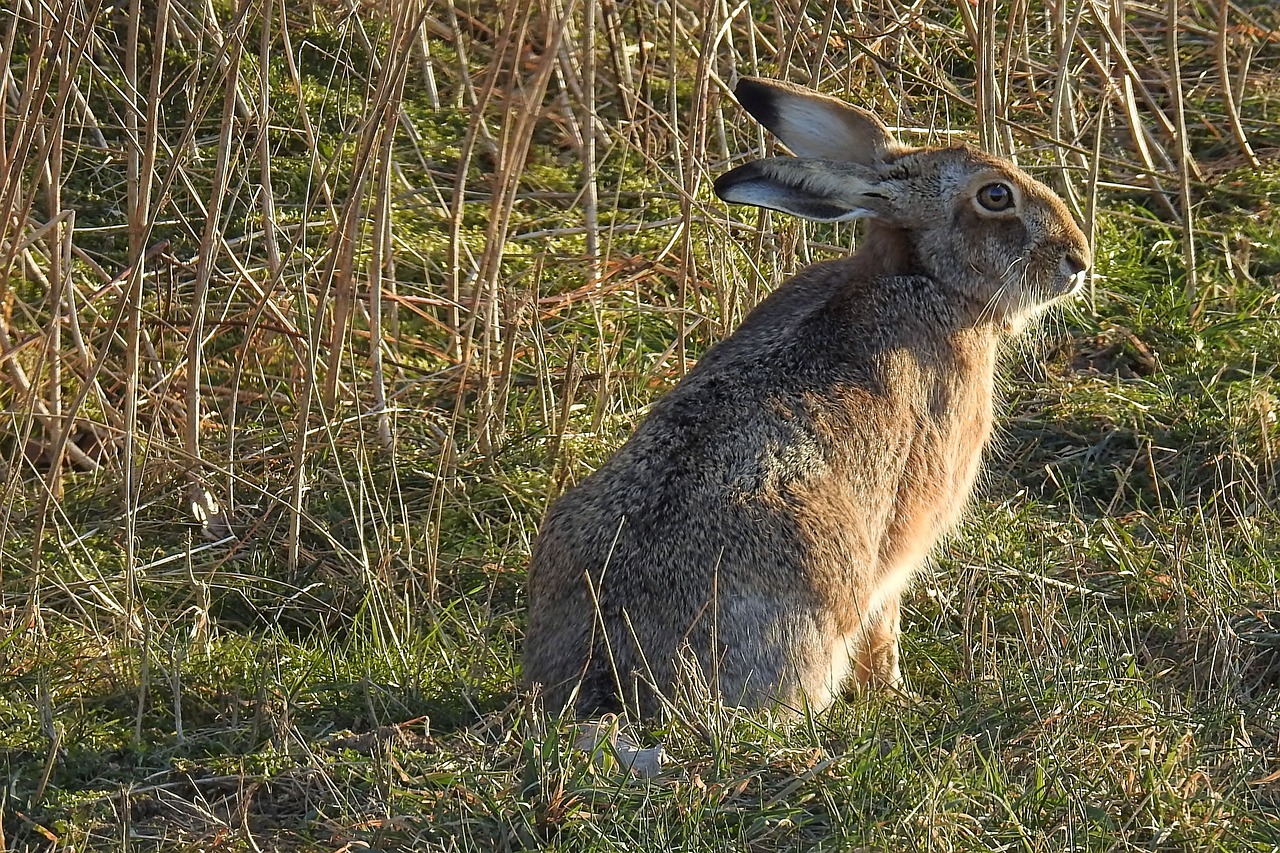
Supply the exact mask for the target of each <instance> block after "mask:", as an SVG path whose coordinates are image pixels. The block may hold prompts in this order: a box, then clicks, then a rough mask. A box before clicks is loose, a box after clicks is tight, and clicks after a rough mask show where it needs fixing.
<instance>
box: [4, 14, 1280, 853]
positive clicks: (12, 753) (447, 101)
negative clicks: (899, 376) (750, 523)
mask: <svg viewBox="0 0 1280 853" xmlns="http://www.w3.org/2000/svg"><path fill="white" fill-rule="evenodd" d="M0 51H2V54H0V55H3V57H4V62H2V63H0V75H3V83H4V85H3V93H2V94H0V99H2V100H0V174H3V181H2V182H0V216H3V219H0V373H3V374H4V382H3V383H2V384H0V425H2V426H0V482H2V483H3V488H4V494H5V499H4V501H3V503H2V504H0V851H44V850H51V851H52V850H58V851H64V850H65V851H72V850H74V851H84V850H138V851H151V850H170V849H172V850H178V849H183V850H186V849H194V850H232V851H259V850H263V851H271V850H330V851H332V850H342V851H355V850H369V849H376V850H440V851H472V850H474V851H493V850H518V849H531V848H536V849H549V850H559V851H588V850H589V851H610V850H617V851H624V850H625V851H659V850H660V851H676V850H681V851H702V850H726V851H741V850H751V851H774V850H826V851H849V850H867V851H870V850H876V851H881V850H883V851H904V850H912V851H914V850H920V851H925V850H927V851H940V852H941V851H987V850H1011V851H1012V850H1018V851H1048V850H1073V851H1074V850H1088V851H1095V850H1096V851H1104V850H1105V851H1128V850H1162V851H1174V850H1186V851H1206V850H1222V851H1276V850H1280V593H1277V580H1276V578H1277V571H1278V570H1280V524H1278V522H1280V11H1278V10H1277V8H1276V7H1275V6H1274V5H1273V4H1272V3H1271V2H1269V0H1239V2H1234V3H1233V2H1226V0H1222V2H1218V3H1208V2H1194V3H1179V2H1177V0H1169V2H1166V3H1159V4H1152V3H1142V2H1133V0H1109V2H1094V1H1093V0H1091V2H1080V3H1066V2H1061V0H1054V2H1047V3H1044V4H1036V3H1026V2H1014V3H1010V4H1001V3H996V2H994V0H976V2H965V0H961V2H958V3H952V2H944V0H921V2H915V3H907V2H901V0H899V2H895V0H874V2H873V1H872V0H865V1H862V2H851V3H831V4H820V3H808V4H805V3H763V2H761V3H757V4H751V3H750V2H749V0H744V2H742V3H739V4H731V3H724V2H705V3H703V2H694V0H529V2H516V0H428V2H427V3H426V5H425V6H424V5H417V4H416V3H412V2H409V3H364V4H359V3H350V2H347V0H314V2H308V0H281V2H280V3H272V4H270V5H267V4H266V3H265V2H258V1H257V0H209V2H207V3H200V4H193V5H192V6H190V7H186V6H182V5H179V4H174V3H172V2H170V0H147V2H142V0H128V2H126V3H121V4H115V5H110V4H103V3H101V2H100V0H52V2H51V3H43V4H42V3H38V2H31V0H11V2H10V3H9V4H8V5H7V6H6V8H5V13H4V14H3V16H0ZM740 74H758V75H762V76H768V77H783V78H786V79H789V80H792V81H795V82H799V83H803V84H806V85H813V86H815V87H817V88H820V89H822V90H823V91H826V92H829V93H832V94H837V95H840V96H843V97H846V98H848V99H849V100H851V101H853V102H855V103H859V104H862V105H865V106H867V107H869V108H872V109H874V110H875V111H877V112H878V113H879V114H880V115H881V116H882V117H884V118H885V120H886V121H887V122H888V123H889V124H890V125H891V126H894V127H896V128H900V133H901V135H902V137H903V138H904V139H906V140H907V141H910V142H915V143H919V144H925V143H939V142H943V143H945V142H947V141H951V140H964V141H969V142H972V143H974V144H980V145H982V146H983V147H986V148H988V149H990V150H993V151H996V152H999V153H1005V154H1015V155H1016V158H1017V160H1018V162H1019V164H1020V165H1022V166H1023V167H1024V168H1026V169H1028V170H1029V171H1032V172H1033V173H1035V174H1036V175H1037V176H1039V177H1040V178H1041V179H1043V180H1044V181H1045V182H1046V183H1049V184H1050V185H1051V186H1053V187H1054V188H1055V189H1057V190H1058V191H1059V192H1061V193H1062V194H1063V196H1064V198H1066V199H1067V200H1068V202H1069V205H1070V206H1071V208H1072V210H1073V211H1074V212H1075V214H1076V215H1077V216H1078V218H1079V220H1080V221H1081V223H1082V224H1083V227H1084V228H1085V230H1086V233H1088V234H1089V236H1090V238H1091V239H1092V241H1093V243H1094V250H1095V256H1096V265H1095V268H1094V270H1093V271H1092V275H1091V278H1090V282H1089V286H1088V289H1087V292H1086V294H1085V296H1084V298H1082V299H1081V300H1080V301H1079V302H1078V303H1076V304H1073V305H1070V306H1068V307H1066V308H1065V309H1064V310H1062V311H1060V312H1057V313H1055V314H1053V315H1052V316H1050V317H1049V318H1047V320H1046V321H1045V322H1044V323H1043V324H1042V325H1041V326H1040V327H1039V328H1038V329H1037V330H1035V331H1034V332H1033V333H1031V334H1029V335H1027V336H1025V337H1024V338H1022V339H1020V340H1019V341H1018V342H1017V343H1016V344H1015V345H1013V346H1012V347H1011V348H1010V351H1009V353H1008V357H1007V358H1006V359H1005V364H1004V370H1003V373H1002V376H1001V380H1000V385H1001V388H1002V396H1003V402H1002V404H1001V409H1000V413H999V415H998V420H999V423H1000V439H999V442H998V446H997V447H996V448H995V449H994V451H993V452H992V454H991V456H990V458H989V461H988V465H987V476H986V477H985V478H984V483H983V486H982V488H981V490H980V494H979V496H978V498H977V500H976V501H975V502H974V505H973V507H972V510H971V512H970V515H969V518H968V521H967V522H966V524H965V526H964V528H963V530H962V532H961V533H960V534H959V535H958V536H956V537H955V538H954V539H953V540H951V541H949V542H948V543H946V545H945V546H944V547H943V548H941V549H940V550H939V552H938V554H937V558H936V565H935V566H934V571H933V573H932V574H931V575H929V576H928V577H926V578H925V579H924V580H923V581H922V582H921V583H920V584H919V585H918V586H917V588H916V589H915V591H914V592H913V593H912V594H911V596H910V597H909V600H908V602H907V605H906V610H905V614H904V633H905V638H904V671H905V673H906V677H907V680H908V683H909V686H910V689H911V691H912V695H911V696H909V697H907V696H903V697H863V698H859V699H857V700H855V701H851V702H849V703H846V704H842V705H840V706H839V707H837V708H836V709H835V710H834V711H832V712H830V713H828V714H826V715H823V716H820V717H816V718H810V719H806V720H804V721H803V722H800V723H795V722H786V721H781V720H778V719H775V718H774V717H773V716H772V715H770V714H767V713H758V714H747V713H742V712H736V711H729V710H724V709H719V708H710V707H690V708H688V709H686V711H685V713H683V714H682V715H680V716H678V717H676V718H674V719H671V720H670V721H668V722H666V723H664V724H662V725H661V726H651V727H648V728H632V729H630V730H629V732H628V734H627V736H628V737H629V738H631V739H632V740H633V741H635V742H637V743H639V744H642V745H645V746H648V745H652V744H656V743H659V742H661V743H662V745H663V747H664V749H665V750H666V753H667V755H668V757H669V761H668V763H667V764H666V766H665V768H664V770H663V772H662V773H661V774H660V775H658V776H656V777H654V778H650V779H639V778H634V777H632V776H631V775H630V774H628V773H627V772H626V771H625V770H624V769H622V768H620V767H619V766H618V764H617V761H616V760H615V758H614V757H613V756H612V754H611V753H610V752H609V751H608V750H607V749H605V750H602V751H600V752H599V753H598V754H597V755H595V756H593V755H591V754H588V753H587V752H584V751H581V750H578V749H575V748H574V743H575V741H576V740H577V738H578V732H577V730H576V729H575V728H574V726H573V725H572V724H571V723H561V722H558V721H555V720H548V719H546V718H545V717H543V716H542V715H540V714H538V713H536V712H534V711H533V710H532V709H531V707H530V702H529V699H528V697H526V696H524V695H522V694H521V693H520V692H519V690H518V683H519V658H520V650H521V637H522V631H523V620H524V615H523V610H524V591H523V580H524V575H525V567H526V561H527V558H528V554H529V551H530V545H531V541H532V538H533V536H534V534H535V533H536V530H537V526H538V523H539V521H540V519H541V517H542V514H543V512H544V511H545V509H546V507H547V505H548V503H549V502H550V501H551V500H552V499H553V498H554V497H555V496H556V495H558V494H560V493H561V492H563V491H564V489H566V488H567V487H569V486H570V485H572V484H573V483H574V482H575V481H577V480H579V479H581V478H582V477H583V476H585V475H586V474H587V473H589V472H590V471H591V470H593V468H594V467H596V466H597V465H598V464H599V463H600V462H601V461H603V460H604V459H605V458H606V457H607V456H608V454H609V453H610V452H611V451H612V450H613V449H614V448H616V447H617V446H618V445H619V444H620V443H621V442H623V441H624V440H625V439H626V437H627V436H628V435H629V434H630V432H631V431H632V429H633V428H634V427H635V425H636V424H637V423H638V422H639V421H640V420H641V419H642V418H643V417H644V415H645V412H646V409H647V406H648V405H649V404H650V403H651V402H652V401H653V400H655V399H656V398H657V397H659V396H660V395H661V394H662V393H663V392H664V390H666V389H669V388H670V387H672V386H673V385H674V384H675V383H676V382H677V381H679V379H680V377H681V375H682V374H683V373H684V372H685V371H686V370H687V369H688V368H689V367H690V366H691V365H692V364H694V363H695V362H696V360H697V359H698V357H699V355H700V354H702V353H703V352H705V351H706V350H707V348H708V347H710V346H711V345H712V344H714V343H715V342H716V341H718V340H720V339H722V338H723V337H725V336H726V335H727V334H728V333H729V332H731V331H732V330H733V328H734V327H735V326H736V325H737V323H738V322H739V321H740V320H741V318H742V317H743V316H744V315H745V314H746V312H747V311H749V310H750V309H751V307H752V306H754V305H755V304H756V303H757V302H758V301H759V300H760V299H761V298H762V297H763V296H764V294H766V293H768V292H769V291H770V289H772V288H773V287H775V286H776V285H777V284H778V283H780V282H781V281H782V280H784V279H785V278H786V277H787V276H788V275H789V274H791V273H792V272H794V271H796V270H797V269H799V268H801V267H803V266H804V265H806V264H808V263H810V262H812V261H814V260H817V259H821V258H828V257H837V256H840V255H842V254H845V253H847V252H848V251H850V250H851V248H852V247H853V246H854V244H855V242H856V229H855V228H854V227H853V226H852V225H850V224H840V225H826V226H814V225H805V224H801V223H799V222H798V221H795V220H791V219H788V218H786V217H784V216H781V215H770V214H767V213H758V212H755V211H752V210H748V209H745V208H742V207H739V206H726V205H725V204H723V203H721V202H720V201H718V200H717V199H716V198H715V196H714V195H713V194H712V192H711V188H710V182H711V180H712V179H713V178H714V177H715V176H716V175H718V174H721V173H723V172H724V171H727V170H728V169H729V168H731V167H732V166H734V165H736V164H737V163H739V162H742V160H743V159H745V158H747V157H752V156H761V155H762V153H763V152H766V151H770V150H773V145H774V143H773V141H772V140H771V139H769V138H768V135H767V134H766V133H764V132H763V131H762V130H761V129H760V128H759V127H758V126H756V125H754V124H753V123H752V122H751V121H750V120H749V119H748V118H747V117H746V116H745V114H744V113H743V112H742V111H741V109H740V108H739V107H738V106H737V105H736V104H735V102H734V101H733V98H732V96H731V94H730V93H731V91H732V85H733V81H734V80H735V79H736V78H737V76H738V75H740Z"/></svg>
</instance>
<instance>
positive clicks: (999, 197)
mask: <svg viewBox="0 0 1280 853" xmlns="http://www.w3.org/2000/svg"><path fill="white" fill-rule="evenodd" d="M978 204H980V205H982V206H983V207H985V208H986V209H987V210H989V211H991V212H992V213H1000V212H1001V211H1005V210H1008V209H1009V208H1011V207H1013V190H1011V189H1009V185H1008V184H998V183H997V184H987V185H986V186H985V187H983V188H982V189H980V190H978Z"/></svg>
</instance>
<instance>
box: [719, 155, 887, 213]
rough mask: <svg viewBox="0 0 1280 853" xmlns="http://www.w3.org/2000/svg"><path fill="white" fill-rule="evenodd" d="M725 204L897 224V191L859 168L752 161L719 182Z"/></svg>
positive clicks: (783, 160) (813, 162) (782, 159)
mask: <svg viewBox="0 0 1280 853" xmlns="http://www.w3.org/2000/svg"><path fill="white" fill-rule="evenodd" d="M714 186H715V191H716V195H718V196H720V198H722V199H724V200H725V201H731V202H737V203H739V204H754V205H755V206H756V207H767V208H769V209H770V210H780V211H782V212H784V213H790V214H792V215H794V216H799V217H801V218H802V219H811V220H813V221H815V222H841V221H844V220H848V219H861V218H862V217H864V216H876V217H880V218H890V219H891V218H894V216H893V214H894V210H895V209H896V204H895V201H896V197H897V192H896V186H895V184H894V182H892V181H886V180H884V179H883V177H882V176H881V175H880V174H879V173H878V171H877V170H876V169H875V168H873V167H869V166H862V165H859V164H856V163H841V162H835V161H831V160H811V159H808V158H802V157H773V158H770V159H767V160H752V161H751V162H750V163H745V164H743V165H741V166H739V167H738V168H736V169H734V170H732V171H730V172H726V173H725V174H723V175H721V176H720V177H719V178H716V181H715V184H714Z"/></svg>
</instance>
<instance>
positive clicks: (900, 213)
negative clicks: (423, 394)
mask: <svg viewBox="0 0 1280 853" xmlns="http://www.w3.org/2000/svg"><path fill="white" fill-rule="evenodd" d="M735 95H736V97H737V100H738V102H739V104H741V105H742V107H743V108H744V109H746V111H747V112H748V113H750V114H751V115H752V116H754V117H755V118H756V119H757V120H758V121H759V122H760V123H761V124H763V125H764V126H765V127H767V128H768V129H769V130H770V131H772V132H773V133H774V134H775V135H777V136H778V137H779V138H780V139H781V140H782V141H783V142H784V143H786V145H787V146H788V147H789V148H790V149H791V150H792V151H793V152H795V154H796V156H795V157H774V158H768V159H763V160H755V161H752V162H748V163H746V164H745V165H743V166H739V167H738V168H736V169H733V170H732V171H730V172H728V173H727V174H725V175H723V176H721V177H720V178H719V179H718V180H716V181H715V191H716V193H717V195H719V196H720V198H722V199H724V200H725V201H728V202H735V203H741V204H750V205H756V206H759V207H765V208H770V209H772V210H778V211H783V212H786V213H791V214H794V215H796V216H799V217H802V218H805V219H810V220H814V221H819V222H833V221H840V220H848V219H855V218H863V217H865V218H866V219H867V225H866V231H865V234H864V235H863V237H862V239H861V241H860V243H859V245H858V248H857V251H856V252H854V254H853V255H852V256H850V257H848V258H843V259H839V260H833V261H827V262H822V263H817V264H814V265H812V266H810V267H808V268H807V269H805V270H803V271H801V272H800V273H799V274H798V275H796V276H795V277H794V278H792V279H791V280H789V281H787V282H786V283H784V284H783V285H781V286H780V287H779V288H778V289H777V290H776V291H775V292H773V293H772V294H771V295H769V296H768V297H767V298H766V299H764V300H763V301H762V302H761V303H760V304H759V305H758V306H757V307H756V308H755V309H754V310H753V311H752V312H751V313H750V314H749V315H748V316H747V318H746V319H745V320H744V321H743V323H742V325H741V326H740V327H739V328H738V330H737V331H736V332H734V333H733V334H732V335H731V336H730V337H728V338H727V339H726V340H724V341H722V342H721V343H720V344H718V345H717V346H715V347H713V348H712V349H711V350H710V351H709V352H707V354H706V355H705V356H704V357H703V358H702V359H701V360H700V361H699V363H698V364H697V366H696V367H695V368H694V369H693V370H691V371H690V372H689V374H688V375H687V376H686V377H685V378H684V380H683V381H681V382H680V383H679V384H678V385H677V386H676V387H675V388H674V389H673V390H672V391H671V392H669V393H668V394H667V395H666V396H665V397H664V398H663V399H661V400H660V401H659V402H658V403H657V404H655V406H654V407H653V409H652V411H651V413H650V414H649V415H648V417H647V418H646V419H645V421H644V422H643V423H642V424H641V425H640V427H639V428H638V429H637V430H636V432H635V434H634V436H633V437H632V438H631V439H630V440H629V441H628V442H627V443H626V444H625V445H623V447H622V448H621V449H619V450H618V451H617V452H616V453H615V454H614V455H613V457H612V458H610V459H609V460H608V461H607V462H606V463H605V464H604V465H603V466H601V467H600V469H599V470H597V471H596V472H595V473H594V474H592V475H591V476H589V477H587V478H586V479H585V480H583V481H582V482H581V483H580V484H578V485H577V486H576V487H574V488H573V489H571V490H569V491H568V492H566V493H565V494H564V495H563V496H561V497H560V498H559V499H558V500H557V501H556V502H555V503H554V504H553V505H552V507H551V508H550V510H549V512H548V513H547V516H546V519H545V520H544V522H543V525H542V528H541V531H540V532H539V535H538V538H537V540H536V543H535V545H534V549H533V556H532V560H531V563H530V567H529V580H528V596H529V619H528V628H527V633H526V639H525V652H524V678H525V681H526V683H527V684H529V685H533V684H539V685H541V691H542V696H543V701H544V703H545V705H546V707H547V708H548V709H550V710H561V709H565V710H567V711H568V712H569V713H572V714H576V715H589V714H594V713H601V712H606V711H621V710H627V711H630V712H632V713H638V714H639V715H641V716H642V717H649V716H653V715H654V714H656V713H657V712H659V711H660V710H661V709H662V708H663V703H664V702H665V701H667V700H668V699H670V698H671V697H672V696H674V695H676V694H677V693H679V692H680V691H681V690H682V689H683V688H682V685H683V684H684V679H686V678H689V677H693V678H694V680H696V681H699V682H700V683H701V684H702V685H703V687H704V688H707V689H709V691H710V693H711V694H712V695H715V696H716V697H717V698H719V699H720V700H721V701H723V702H726V703H729V704H734V705H740V706H747V707H761V706H772V705H781V706H783V707H784V708H791V709H797V710H800V709H802V708H803V707H804V706H805V705H806V704H807V706H808V708H809V709H810V710H811V711H814V712H816V711H821V710H822V709H824V708H826V707H828V706H829V705H830V704H831V703H832V702H833V701H835V699H836V698H837V697H839V696H840V695H841V694H842V692H844V691H846V690H850V689H854V688H864V687H894V686H897V685H899V684H900V682H901V680H902V675H901V671H900V668H899V662H898V655H899V652H898V637H899V606H900V599H901V597H902V594H903V590H904V589H905V588H906V587H907V586H908V584H909V583H910V582H911V579H912V578H913V577H914V576H915V575H916V574H917V572H919V571H920V569H921V567H922V565H923V564H925V562H926V561H927V560H928V558H929V555H930V552H931V551H932V550H933V548H934V546H935V545H936V543H937V542H938V540H939V539H940V538H941V537H943V536H946V535H947V534H948V533H949V532H950V531H952V530H953V529H954V528H955V527H956V524H957V522H958V521H959V519H960V516H961V514H962V512H963V510H964V507H965V505H966V502H967V501H968V500H969V496H970V493H971V492H972V490H973V485H974V480H975V478H976V477H977V474H978V470H979V466H980V463H981V459H982V454H983V449H984V447H985V446H986V445H987V443H988V439H989V437H990V435H991V425H992V410H993V397H994V384H995V368H996V359H997V355H998V354H999V352H1000V350H1001V345H1002V342H1003V341H1005V340H1006V339H1007V338H1008V337H1009V336H1010V335H1011V334H1013V333H1015V332H1017V331H1018V330H1020V329H1022V328H1023V327H1025V326H1026V325H1027V324H1028V323H1029V321H1031V320H1032V319H1033V318H1034V317H1035V316H1036V315H1037V314H1038V313H1040V312H1041V311H1042V310H1043V309H1044V308H1045V307H1046V306H1047V305H1049V304H1050V303H1052V302H1054V301H1056V300H1060V299H1063V298H1065V297H1068V296H1070V295H1072V294H1074V293H1076V292H1077V291H1078V290H1079V288H1080V287H1081V285H1082V283H1083V280H1084V275H1085V271H1086V270H1087V269H1088V267H1089V264H1090V252H1089V246H1088V242H1087V240H1086V239H1085V236H1084V234H1083V233H1081V231H1080V228H1079V227H1078V226H1077V225H1076V223H1075V222H1074V221H1073V219H1072V217H1071V214H1070V213H1069V211H1068V210H1067V208H1066V206H1065V205H1064V204H1063V203H1062V201H1061V200H1060V199H1059V198H1058V197H1056V196H1055V195H1054V194H1053V192H1052V191H1051V190H1049V189H1048V188H1047V187H1045V186H1044V185H1043V184H1041V183H1039V182H1038V181H1036V180H1034V179H1032V178H1031V177H1029V176H1028V175H1026V174H1025V173H1023V172H1022V171H1020V170H1019V169H1017V168H1016V167H1014V166H1013V165H1012V164H1010V163H1008V162H1006V161H1004V160H1001V159H998V158H996V157H992V156H990V155H988V154H985V153H983V152H981V151H978V150H975V149H973V148H971V147H968V146H963V145H961V146H956V147H947V148H936V147H934V148H914V147H911V146H908V145H905V144H903V143H902V142H899V141H898V140H897V139H895V138H894V137H893V136H892V135H891V134H890V133H889V131H888V130H887V129H886V127H885V126H884V124H882V123H881V122H880V121H879V120H878V119H877V118H876V117H875V116H874V115H872V114H871V113H869V112H867V111H865V110H862V109H859V108H857V107H854V106H850V105H849V104H846V103H844V102H843V101H840V100H837V99H835V98H831V97H827V96H824V95H821V94H818V93H817V92H813V91H810V90H808V89H805V88H802V87H800V86H795V85H791V84H787V83H783V82H778V81H769V80H761V79H754V78H746V79H743V80H741V82H740V83H739V84H738V85H737V87H736V89H735ZM702 695H706V693H705V692H704V693H703V694H702Z"/></svg>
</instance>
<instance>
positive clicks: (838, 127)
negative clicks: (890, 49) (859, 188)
mask: <svg viewBox="0 0 1280 853" xmlns="http://www.w3.org/2000/svg"><path fill="white" fill-rule="evenodd" d="M733 94H734V97H735V98H737V99H738V103H739V104H741V105H742V108H743V109H744V110H746V111H747V112H748V113H750V114H751V115H752V116H753V117H754V118H755V119H756V121H758V122H760V123H761V124H762V125H764V126H765V127H767V128H768V129H769V130H770V131H771V132H772V133H773V135H774V136H776V137H778V138H779V139H781V140H782V141H783V143H784V144H785V145H786V146H787V147H788V148H790V149H791V150H792V151H793V152H795V154H796V155H797V156H799V157H816V158H819V159H822V160H842V161H844V162H846V163H861V164H862V165H864V166H870V165H872V164H875V163H882V162H884V161H885V160H886V159H887V158H888V157H890V156H892V155H893V154H894V153H895V152H897V151H900V150H902V149H903V148H904V146H903V145H902V143H900V142H898V140H896V139H894V138H893V135H892V134H891V133H889V130H888V128H886V127H885V126H884V124H883V122H881V121H880V119H878V118H876V117H875V116H874V115H872V114H871V113H869V112H867V111H866V110H864V109H859V108H858V107H855V106H853V105H852V104H847V103H845V102H844V101H841V100H839V99H837V98H832V97H828V96H827V95H823V94H820V93H818V92H815V91H813V90H812V89H806V88H805V87H803V86H797V85H795V84H794V83H784V82H782V81H781V80H763V79H761V78H759V77H743V78H742V79H741V80H739V81H738V85H737V87H736V88H735V89H734V90H733Z"/></svg>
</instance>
